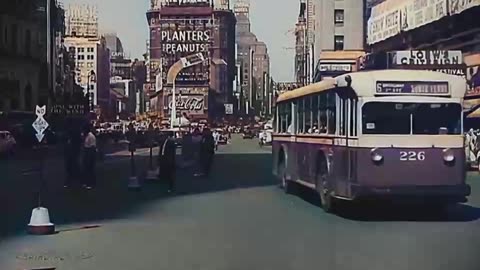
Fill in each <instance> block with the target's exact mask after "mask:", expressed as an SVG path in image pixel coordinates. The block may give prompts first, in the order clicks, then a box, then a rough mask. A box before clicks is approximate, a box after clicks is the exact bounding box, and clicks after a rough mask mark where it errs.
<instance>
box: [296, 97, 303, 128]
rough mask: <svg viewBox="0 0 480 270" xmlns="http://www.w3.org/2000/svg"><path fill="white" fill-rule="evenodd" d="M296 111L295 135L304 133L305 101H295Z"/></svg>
mask: <svg viewBox="0 0 480 270" xmlns="http://www.w3.org/2000/svg"><path fill="white" fill-rule="evenodd" d="M297 104H298V110H297V133H299V134H303V133H305V132H304V130H305V99H303V98H302V99H299V100H297Z"/></svg>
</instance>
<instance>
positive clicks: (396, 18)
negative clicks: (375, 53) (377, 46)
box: [367, 0, 406, 44]
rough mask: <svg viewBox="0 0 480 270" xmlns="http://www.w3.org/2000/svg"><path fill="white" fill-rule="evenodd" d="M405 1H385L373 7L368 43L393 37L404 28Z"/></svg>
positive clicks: (368, 23)
mask: <svg viewBox="0 0 480 270" xmlns="http://www.w3.org/2000/svg"><path fill="white" fill-rule="evenodd" d="M405 5H406V4H405V2H404V1H398V0H393V1H385V2H382V3H380V4H378V5H376V6H374V7H373V8H372V13H371V15H370V18H369V19H368V22H367V43H368V44H374V43H377V42H380V41H382V40H385V39H387V38H390V37H393V36H395V35H397V34H399V33H400V31H401V29H402V12H403V11H404V10H405Z"/></svg>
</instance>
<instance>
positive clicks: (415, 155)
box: [400, 151, 425, 161]
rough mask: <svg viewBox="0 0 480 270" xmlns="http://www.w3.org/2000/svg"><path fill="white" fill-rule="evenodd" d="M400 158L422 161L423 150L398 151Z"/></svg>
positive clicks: (423, 157) (423, 158)
mask: <svg viewBox="0 0 480 270" xmlns="http://www.w3.org/2000/svg"><path fill="white" fill-rule="evenodd" d="M400 160H401V161H417V160H419V161H424V160H425V152H423V151H422V152H415V151H408V152H407V151H400Z"/></svg>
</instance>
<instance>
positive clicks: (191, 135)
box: [158, 128, 215, 192]
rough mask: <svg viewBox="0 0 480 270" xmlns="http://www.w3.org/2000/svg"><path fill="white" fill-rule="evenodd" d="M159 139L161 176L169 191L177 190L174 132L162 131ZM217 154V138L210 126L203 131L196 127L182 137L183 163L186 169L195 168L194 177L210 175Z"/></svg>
mask: <svg viewBox="0 0 480 270" xmlns="http://www.w3.org/2000/svg"><path fill="white" fill-rule="evenodd" d="M161 134H162V135H161V138H160V141H159V147H160V149H159V155H158V165H159V178H160V179H161V180H164V181H166V182H167V184H168V191H169V192H173V191H174V190H175V173H176V167H177V164H176V158H175V157H176V143H175V141H174V132H172V131H166V132H162V133H161ZM214 154H215V139H214V137H213V135H212V132H211V130H210V129H208V128H204V129H203V131H200V129H198V128H195V129H194V130H193V131H192V132H187V133H186V134H184V136H183V138H182V165H183V167H184V168H185V169H186V168H188V167H190V168H192V169H193V176H194V177H202V176H208V175H209V174H210V169H211V167H212V163H213V157H214Z"/></svg>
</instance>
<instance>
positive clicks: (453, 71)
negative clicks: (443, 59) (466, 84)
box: [432, 68, 466, 77]
mask: <svg viewBox="0 0 480 270" xmlns="http://www.w3.org/2000/svg"><path fill="white" fill-rule="evenodd" d="M432 71H437V72H441V73H445V74H449V75H456V76H461V77H466V74H465V69H463V68H436V69H432Z"/></svg>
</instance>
